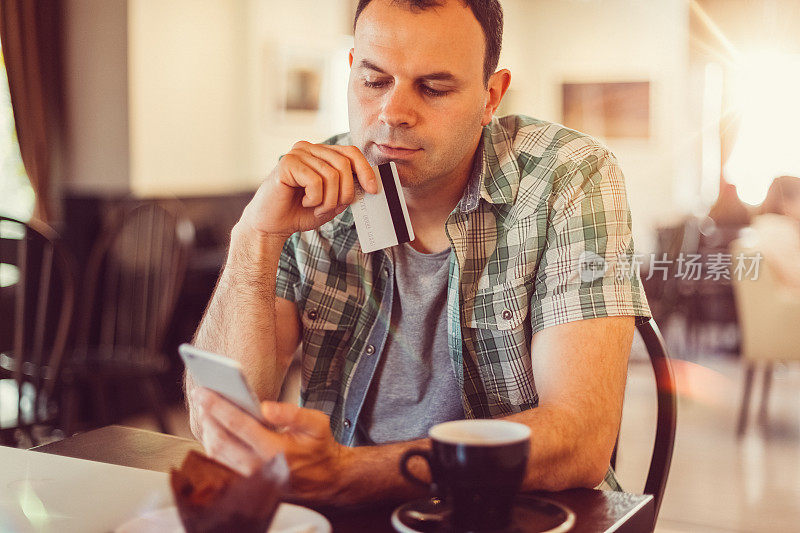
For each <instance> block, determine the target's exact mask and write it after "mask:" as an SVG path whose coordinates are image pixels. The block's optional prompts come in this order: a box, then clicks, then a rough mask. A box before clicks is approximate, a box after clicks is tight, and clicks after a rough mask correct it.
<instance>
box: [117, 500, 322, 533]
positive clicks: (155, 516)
mask: <svg viewBox="0 0 800 533" xmlns="http://www.w3.org/2000/svg"><path fill="white" fill-rule="evenodd" d="M115 533H183V525H182V524H181V519H180V516H179V515H178V508H177V507H175V506H174V505H172V506H170V507H164V508H162V509H156V510H155V511H150V512H149V513H146V514H143V515H142V516H140V517H138V518H135V519H133V520H131V521H130V522H126V523H125V524H123V525H121V526H120V527H118V528H117V529H116V531H115ZM269 533H331V524H330V522H328V520H327V519H326V518H325V517H324V516H322V515H321V514H319V513H318V512H316V511H314V510H312V509H309V508H307V507H301V506H299V505H293V504H291V503H282V504H280V506H279V507H278V512H277V513H276V514H275V518H274V519H273V520H272V524H271V525H270V527H269Z"/></svg>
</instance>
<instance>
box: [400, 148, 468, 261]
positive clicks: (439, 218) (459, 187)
mask: <svg viewBox="0 0 800 533" xmlns="http://www.w3.org/2000/svg"><path fill="white" fill-rule="evenodd" d="M476 150H477V145H476ZM475 157H476V154H475V153H474V152H473V155H472V156H471V157H466V158H464V161H462V162H461V164H459V166H458V167H457V168H456V169H454V171H453V172H452V173H451V174H450V175H449V176H445V177H444V178H443V179H441V180H437V183H436V184H435V185H434V186H431V187H423V188H418V187H408V188H405V187H404V188H403V196H405V199H406V204H407V206H408V215H409V217H410V218H411V225H412V226H413V227H414V233H415V234H416V240H415V241H414V243H412V246H413V247H414V248H415V249H417V250H419V251H421V252H426V253H431V252H437V251H440V250H443V249H445V248H446V247H447V245H446V243H447V239H446V234H445V231H444V224H445V222H446V221H447V217H448V216H449V215H450V213H451V212H452V211H453V209H455V207H456V205H458V202H459V201H460V200H461V198H462V197H463V195H464V189H465V188H466V187H467V183H468V182H469V180H470V178H471V176H472V168H473V161H474V158H475Z"/></svg>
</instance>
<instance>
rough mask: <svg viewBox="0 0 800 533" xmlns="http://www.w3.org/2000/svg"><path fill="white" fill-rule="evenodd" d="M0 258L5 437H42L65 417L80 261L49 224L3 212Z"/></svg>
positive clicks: (0, 400) (0, 417)
mask: <svg viewBox="0 0 800 533" xmlns="http://www.w3.org/2000/svg"><path fill="white" fill-rule="evenodd" d="M0 264H3V265H6V266H5V267H4V268H3V270H4V275H3V277H5V278H6V279H4V280H2V281H5V283H0V309H2V313H0V314H2V316H3V317H4V318H3V330H2V332H1V333H0V444H5V445H14V446H19V445H23V444H27V445H35V444H39V443H41V442H42V441H43V440H44V439H46V438H47V436H48V434H49V433H50V432H51V431H52V430H53V429H55V427H56V426H57V425H58V416H59V414H60V413H59V402H58V394H59V393H60V391H59V379H60V377H61V370H62V359H63V356H64V351H65V347H66V343H67V337H68V335H69V330H70V325H71V322H72V316H73V306H74V302H75V280H74V277H73V271H74V270H73V262H72V259H71V256H70V255H69V254H68V253H67V252H66V251H65V250H64V248H63V247H62V246H61V245H60V242H59V239H58V236H57V235H56V233H55V232H54V231H53V230H52V229H50V228H49V227H47V226H45V225H43V224H37V223H33V222H31V223H24V222H20V221H18V220H14V219H11V218H7V217H3V216H0ZM7 265H11V266H13V267H15V269H16V272H15V274H14V275H13V277H14V278H16V279H15V280H13V279H8V278H9V277H10V270H11V269H9V268H8V266H7ZM2 285H6V286H5V287H3V286H2Z"/></svg>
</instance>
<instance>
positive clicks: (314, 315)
mask: <svg viewBox="0 0 800 533" xmlns="http://www.w3.org/2000/svg"><path fill="white" fill-rule="evenodd" d="M306 316H308V319H309V320H316V319H317V310H316V309H312V310H311V311H309V312H308V313H306Z"/></svg>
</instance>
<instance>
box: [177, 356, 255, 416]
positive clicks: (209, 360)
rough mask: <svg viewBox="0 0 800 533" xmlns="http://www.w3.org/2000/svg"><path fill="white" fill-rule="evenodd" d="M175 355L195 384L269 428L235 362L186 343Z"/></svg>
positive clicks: (239, 366)
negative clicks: (180, 360)
mask: <svg viewBox="0 0 800 533" xmlns="http://www.w3.org/2000/svg"><path fill="white" fill-rule="evenodd" d="M178 353H180V354H181V359H183V364H185V365H186V368H187V369H188V370H189V372H190V373H191V374H192V379H193V380H194V382H195V383H196V384H198V385H200V386H201V387H206V388H208V389H211V390H213V391H214V392H217V393H219V394H220V395H222V396H223V397H224V398H226V399H227V400H228V401H230V402H233V403H234V404H236V405H237V406H238V407H239V408H240V409H242V410H243V411H246V412H247V413H249V414H250V415H252V416H253V417H254V418H256V419H257V420H258V421H259V422H261V423H262V424H264V425H268V424H267V421H266V420H265V419H264V416H263V415H262V414H261V405H260V403H259V401H258V397H257V396H256V395H255V393H254V392H253V389H251V388H250V386H249V385H248V384H247V380H246V379H245V378H244V374H242V366H241V365H240V364H239V363H238V362H237V361H234V360H233V359H230V358H228V357H223V356H222V355H217V354H215V353H211V352H207V351H205V350H201V349H200V348H197V347H196V346H192V345H191V344H186V343H184V344H181V345H180V346H178Z"/></svg>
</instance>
